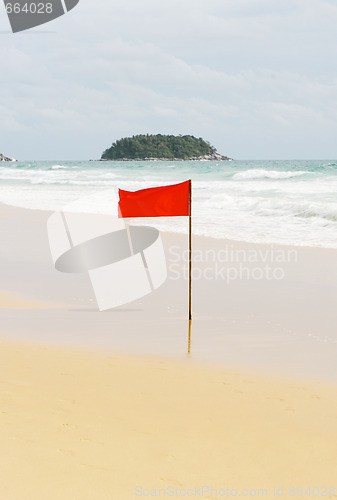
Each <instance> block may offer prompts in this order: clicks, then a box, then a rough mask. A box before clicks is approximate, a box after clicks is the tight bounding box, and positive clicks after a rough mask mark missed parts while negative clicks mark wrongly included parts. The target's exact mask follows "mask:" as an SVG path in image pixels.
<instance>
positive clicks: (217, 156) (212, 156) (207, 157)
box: [99, 153, 233, 161]
mask: <svg viewBox="0 0 337 500" xmlns="http://www.w3.org/2000/svg"><path fill="white" fill-rule="evenodd" d="M209 160H213V161H214V160H215V161H232V160H233V158H229V157H228V156H222V155H220V154H219V153H212V154H210V155H202V156H191V157H190V158H184V159H182V158H154V157H152V156H150V157H148V158H120V159H118V160H107V159H106V158H101V159H100V160H99V161H209Z"/></svg>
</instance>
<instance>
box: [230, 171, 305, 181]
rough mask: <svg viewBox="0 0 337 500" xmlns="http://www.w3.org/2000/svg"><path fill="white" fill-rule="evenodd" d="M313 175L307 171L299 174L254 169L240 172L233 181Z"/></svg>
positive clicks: (234, 176) (298, 172)
mask: <svg viewBox="0 0 337 500" xmlns="http://www.w3.org/2000/svg"><path fill="white" fill-rule="evenodd" d="M306 174H312V172H309V171H307V170H299V171H297V172H292V171H287V172H280V171H278V170H264V169H253V170H245V171H244V172H238V173H237V174H234V175H233V177H232V178H233V179H236V180H242V179H291V178H292V177H300V176H302V175H306Z"/></svg>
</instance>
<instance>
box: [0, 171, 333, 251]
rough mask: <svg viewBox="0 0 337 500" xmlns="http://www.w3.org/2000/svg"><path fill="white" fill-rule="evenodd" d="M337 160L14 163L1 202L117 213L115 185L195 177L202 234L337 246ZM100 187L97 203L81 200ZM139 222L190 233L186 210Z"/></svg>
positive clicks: (1, 182)
mask: <svg viewBox="0 0 337 500" xmlns="http://www.w3.org/2000/svg"><path fill="white" fill-rule="evenodd" d="M53 167H54V168H53ZM168 167H170V168H168ZM336 167H337V165H336V163H335V162H333V161H329V162H327V161H326V162H321V163H319V162H295V163H291V162H287V163H285V162H283V163H282V162H232V163H231V164H229V163H227V162H219V163H217V164H211V163H210V162H204V163H199V162H191V163H189V162H184V163H182V162H177V163H176V164H174V162H172V163H171V162H170V165H166V164H163V162H160V163H156V162H151V163H149V164H147V163H144V164H143V163H142V164H141V165H138V164H137V163H136V162H131V163H129V162H127V163H125V162H123V163H120V164H119V163H113V164H111V165H110V164H105V163H95V162H90V163H89V162H76V163H72V162H62V164H58V163H56V162H49V163H47V162H45V163H42V162H41V163H38V164H32V163H26V164H13V166H12V164H11V166H4V167H2V166H1V167H0V201H2V202H5V203H8V204H12V205H17V206H22V207H26V208H33V209H43V210H58V209H60V208H62V207H63V206H64V205H66V204H68V203H70V202H73V201H75V200H78V202H77V203H76V206H77V208H78V210H79V211H89V212H94V213H95V212H96V213H110V212H111V203H112V201H111V196H110V195H109V190H111V189H118V188H121V189H126V190H130V191H133V190H138V189H144V188H147V187H154V186H162V185H167V184H174V183H177V182H181V181H184V180H186V179H189V178H192V179H193V232H194V233H195V234H203V235H207V236H212V237H216V238H228V239H233V240H245V241H251V242H270V243H284V244H295V245H309V246H324V247H331V248H337V198H336V192H337V168H336ZM110 192H111V191H110ZM94 193H97V194H98V196H97V197H96V198H95V196H94V197H92V200H93V201H92V202H91V203H90V204H88V202H87V201H86V202H84V201H83V202H82V201H81V200H82V199H86V200H88V198H87V195H88V194H94ZM83 197H84V198H83ZM95 200H96V201H95ZM89 205H90V206H89ZM136 222H138V223H148V224H150V225H153V226H156V227H158V228H159V229H161V230H167V231H176V232H182V233H186V232H187V221H186V218H184V217H177V218H155V219H146V220H143V219H139V220H137V221H136Z"/></svg>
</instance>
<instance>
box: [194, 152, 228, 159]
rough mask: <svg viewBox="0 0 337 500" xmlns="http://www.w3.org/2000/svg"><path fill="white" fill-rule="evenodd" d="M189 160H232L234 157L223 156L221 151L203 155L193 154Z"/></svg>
mask: <svg viewBox="0 0 337 500" xmlns="http://www.w3.org/2000/svg"><path fill="white" fill-rule="evenodd" d="M188 159H189V160H216V161H223V160H226V161H232V158H228V156H222V155H220V154H219V153H212V154H210V155H203V156H192V157H191V158H188Z"/></svg>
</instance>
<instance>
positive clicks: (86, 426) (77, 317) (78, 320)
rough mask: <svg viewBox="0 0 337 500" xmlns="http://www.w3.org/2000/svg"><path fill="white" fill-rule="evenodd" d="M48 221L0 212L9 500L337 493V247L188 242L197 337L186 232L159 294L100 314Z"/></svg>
mask: <svg viewBox="0 0 337 500" xmlns="http://www.w3.org/2000/svg"><path fill="white" fill-rule="evenodd" d="M49 215H50V214H49V213H47V212H38V211H30V210H26V209H19V208H15V207H10V206H4V205H0V228H1V232H2V241H3V244H2V246H1V249H0V253H1V258H0V267H1V269H0V271H1V276H2V282H1V287H0V288H1V290H2V292H1V293H0V324H1V328H0V344H1V349H0V362H1V366H2V371H1V377H0V392H1V394H2V401H1V408H0V419H1V426H0V442H1V447H2V454H1V458H0V484H1V486H0V491H1V495H2V497H3V498H8V499H10V500H19V499H20V500H21V499H22V498H25V499H26V500H37V499H39V498H46V497H48V498H49V499H50V500H61V499H62V500H63V499H64V498H76V499H79V500H91V499H92V498H97V499H98V500H108V499H111V498H123V499H124V498H125V499H129V498H139V497H140V498H144V497H149V496H151V497H153V496H156V497H168V496H175V497H178V498H179V497H184V496H185V497H186V495H187V494H188V495H189V496H192V497H193V496H197V497H198V496H199V497H200V496H202V497H203V498H219V495H220V496H221V497H223V496H227V497H231V496H255V497H256V496H269V497H273V496H283V497H285V498H291V497H297V496H302V494H303V491H307V492H308V491H310V492H311V493H310V495H315V496H317V495H320V496H322V495H323V496H326V497H328V498H333V497H334V496H335V495H336V492H337V485H335V484H334V481H335V470H336V464H337V461H336V454H335V442H336V439H337V435H336V433H337V430H336V426H335V421H336V415H337V397H336V396H337V385H336V368H335V359H336V354H337V352H336V349H337V347H336V346H337V342H336V337H335V334H334V330H335V329H334V324H335V323H334V321H335V320H334V309H335V307H334V297H335V294H334V292H335V287H336V285H335V271H334V268H333V262H334V252H333V251H332V250H324V249H317V248H315V249H311V248H301V249H296V253H295V254H294V253H293V248H291V247H279V246H278V247H276V246H275V245H274V246H266V245H251V244H248V243H247V244H246V243H238V242H229V241H220V240H210V239H206V238H202V237H195V238H193V244H194V249H195V252H196V253H195V262H194V266H195V267H194V268H195V269H198V270H199V271H198V272H199V273H200V276H199V277H197V276H196V277H195V279H194V283H193V313H194V319H193V321H192V335H191V338H190V339H188V320H187V310H188V309H187V305H188V301H187V279H186V276H185V272H184V270H185V267H186V258H185V252H186V243H187V237H186V236H185V235H176V234H165V233H163V234H162V240H163V244H164V249H165V252H166V258H167V265H168V280H167V281H166V283H165V284H164V285H163V286H162V287H161V288H160V289H158V290H157V291H155V292H154V293H152V294H151V295H148V296H146V297H143V298H142V299H139V300H137V301H134V302H133V303H131V304H126V305H125V306H122V307H119V308H117V309H115V310H111V311H105V312H99V311H98V309H97V305H96V303H95V300H94V295H93V290H92V289H91V287H90V284H89V282H88V279H87V276H86V275H83V274H67V273H60V272H57V271H56V270H55V269H54V267H53V263H52V260H51V257H50V253H49V248H48V238H47V234H46V221H47V219H48V216H49ZM226 246H227V251H226V253H224V248H225V247H226ZM279 250H280V251H281V254H279V253H278V251H279ZM289 251H290V253H287V252H289ZM219 252H220V253H219ZM275 252H276V253H275ZM282 252H283V253H282ZM221 256H222V257H221ZM178 257H179V258H178ZM215 264H219V265H221V266H225V271H226V272H225V275H224V276H222V275H221V273H220V274H219V270H216V269H215V267H214V266H215ZM240 264H244V266H246V267H247V269H248V271H247V272H249V273H251V275H250V277H249V276H248V275H247V276H246V275H245V276H241V277H238V276H236V278H235V279H234V274H233V270H231V273H230V280H229V281H228V279H226V276H227V277H228V270H229V269H236V270H237V271H238V270H239V266H240ZM266 265H269V266H270V267H271V269H272V270H275V269H276V268H279V267H280V268H282V269H283V271H284V276H283V277H282V279H277V277H274V278H273V279H268V276H267V275H264V276H263V278H261V279H257V276H255V279H254V276H253V274H252V273H253V270H254V269H255V268H261V269H263V268H264V267H263V266H266ZM172 266H174V267H172ZM217 273H218V275H219V276H218V278H216V274H217ZM226 273H227V274H226ZM177 275H178V276H177ZM210 276H212V279H209V277H210ZM319 325H321V330H319ZM323 325H324V326H323ZM310 329H311V330H310ZM189 341H190V342H189ZM189 347H190V353H188V348H189ZM18 471H20V481H18V480H17V475H18Z"/></svg>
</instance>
